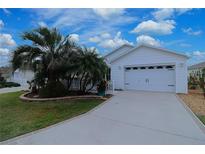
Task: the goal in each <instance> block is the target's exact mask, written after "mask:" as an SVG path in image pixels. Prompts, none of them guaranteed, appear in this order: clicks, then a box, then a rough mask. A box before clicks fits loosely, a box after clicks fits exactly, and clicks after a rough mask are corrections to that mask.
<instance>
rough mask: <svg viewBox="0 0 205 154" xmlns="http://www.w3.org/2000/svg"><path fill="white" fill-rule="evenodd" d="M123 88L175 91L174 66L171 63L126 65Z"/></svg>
mask: <svg viewBox="0 0 205 154" xmlns="http://www.w3.org/2000/svg"><path fill="white" fill-rule="evenodd" d="M125 89H126V90H144V91H164V92H175V68H174V66H172V65H168V66H140V67H126V68H125Z"/></svg>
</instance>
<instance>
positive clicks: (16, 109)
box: [0, 92, 103, 141]
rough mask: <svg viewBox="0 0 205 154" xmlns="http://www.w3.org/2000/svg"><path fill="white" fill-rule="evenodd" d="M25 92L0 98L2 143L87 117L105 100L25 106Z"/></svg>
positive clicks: (0, 138) (66, 101)
mask: <svg viewBox="0 0 205 154" xmlns="http://www.w3.org/2000/svg"><path fill="white" fill-rule="evenodd" d="M22 94H23V92H13V93H6V94H0V141H4V140H7V139H9V138H13V137H16V136H19V135H22V134H25V133H28V132H32V131H34V130H38V129H41V128H44V127H47V126H50V125H52V124H55V123H58V122H61V121H63V120H66V119H69V118H72V117H75V116H78V115H80V114H83V113H86V112H88V111H89V110H91V109H92V108H94V107H96V106H97V105H99V104H101V103H102V102H103V100H101V99H80V100H56V101H47V102H44V103H36V102H29V103H27V102H23V101H21V100H20V99H19V96H20V95H22Z"/></svg>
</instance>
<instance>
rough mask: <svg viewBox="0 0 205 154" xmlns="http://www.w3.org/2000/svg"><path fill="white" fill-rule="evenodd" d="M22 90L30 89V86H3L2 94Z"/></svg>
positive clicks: (0, 91) (0, 92) (0, 90)
mask: <svg viewBox="0 0 205 154" xmlns="http://www.w3.org/2000/svg"><path fill="white" fill-rule="evenodd" d="M21 90H28V86H21V87H11V88H1V89H0V94H3V93H9V92H16V91H21Z"/></svg>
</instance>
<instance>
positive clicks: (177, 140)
mask: <svg viewBox="0 0 205 154" xmlns="http://www.w3.org/2000/svg"><path fill="white" fill-rule="evenodd" d="M200 127H203V126H202V125H200V123H198V121H197V120H196V119H195V118H194V116H193V115H192V114H191V113H190V112H188V111H187V110H186V109H185V107H184V106H183V104H182V103H181V102H180V101H179V100H178V99H177V97H176V95H175V94H172V93H155V92H134V91H124V92H118V93H117V94H116V95H115V96H114V97H112V98H111V99H110V100H108V101H107V102H106V103H105V104H103V105H101V106H99V107H97V108H96V109H94V110H93V111H91V112H89V113H87V114H85V115H82V116H79V117H76V118H73V119H72V120H67V121H64V122H62V123H60V124H57V125H54V126H51V127H48V128H45V129H42V130H39V131H36V132H33V133H30V134H26V135H23V136H21V137H17V138H15V139H12V140H9V141H6V142H4V143H3V144H205V133H204V131H203V130H202V128H200Z"/></svg>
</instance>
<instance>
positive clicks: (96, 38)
mask: <svg viewBox="0 0 205 154" xmlns="http://www.w3.org/2000/svg"><path fill="white" fill-rule="evenodd" d="M89 41H90V42H94V43H98V42H100V41H101V38H100V37H99V36H94V37H90V38H89Z"/></svg>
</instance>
